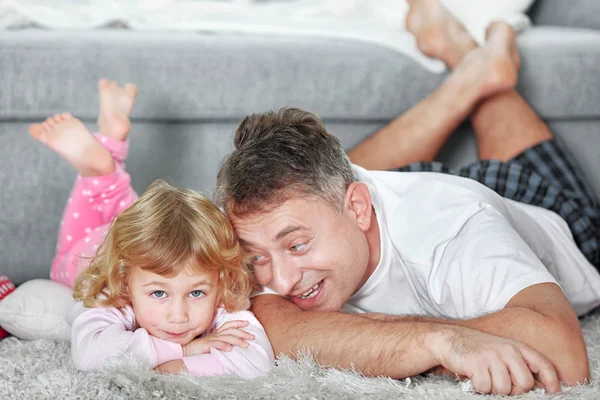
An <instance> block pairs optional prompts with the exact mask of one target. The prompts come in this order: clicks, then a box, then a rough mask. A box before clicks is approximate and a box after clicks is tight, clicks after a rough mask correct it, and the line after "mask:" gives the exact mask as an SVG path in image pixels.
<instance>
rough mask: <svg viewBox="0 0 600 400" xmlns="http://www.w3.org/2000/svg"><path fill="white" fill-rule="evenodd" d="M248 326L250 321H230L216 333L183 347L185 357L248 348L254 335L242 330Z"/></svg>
mask: <svg viewBox="0 0 600 400" xmlns="http://www.w3.org/2000/svg"><path fill="white" fill-rule="evenodd" d="M247 326H248V321H239V320H238V321H229V322H226V323H224V324H223V325H222V326H221V327H220V328H219V329H218V330H217V331H216V332H213V333H211V334H210V335H206V336H204V337H201V338H197V339H194V340H192V341H191V342H190V343H188V344H186V345H185V346H183V356H184V357H188V356H195V355H199V354H206V353H210V349H217V350H221V351H231V349H232V346H239V347H248V346H250V344H249V343H248V342H247V341H248V340H253V339H254V335H253V334H251V333H248V332H246V331H244V330H242V329H241V328H245V327H247Z"/></svg>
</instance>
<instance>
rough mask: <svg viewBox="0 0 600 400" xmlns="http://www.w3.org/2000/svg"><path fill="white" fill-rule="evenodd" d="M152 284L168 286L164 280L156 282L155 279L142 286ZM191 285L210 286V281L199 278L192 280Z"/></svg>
mask: <svg viewBox="0 0 600 400" xmlns="http://www.w3.org/2000/svg"><path fill="white" fill-rule="evenodd" d="M152 285H156V286H161V287H165V286H169V285H168V284H166V283H164V282H157V281H152V282H150V283H146V284H145V285H144V286H142V287H146V286H152ZM191 286H192V287H196V286H209V287H212V283H210V282H208V281H206V280H201V281H198V282H194V283H192V285H191Z"/></svg>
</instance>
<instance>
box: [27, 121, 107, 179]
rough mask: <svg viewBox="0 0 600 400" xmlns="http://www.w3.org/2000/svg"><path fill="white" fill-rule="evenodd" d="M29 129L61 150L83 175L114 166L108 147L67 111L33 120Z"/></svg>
mask: <svg viewBox="0 0 600 400" xmlns="http://www.w3.org/2000/svg"><path fill="white" fill-rule="evenodd" d="M29 133H31V136H33V137H34V138H35V139H37V140H38V141H40V142H42V143H44V144H45V145H47V146H48V147H50V148H51V149H52V150H54V151H56V152H57V153H58V154H60V155H61V156H62V157H63V158H64V159H65V160H67V161H68V162H69V163H70V164H71V165H72V166H73V167H75V169H76V170H77V171H79V173H80V174H81V175H82V176H103V175H108V174H110V173H112V172H113V171H114V169H115V163H114V161H113V158H112V156H111V155H110V153H109V152H108V150H107V149H106V148H105V147H104V146H102V145H101V144H100V143H98V142H97V141H96V139H94V137H93V136H92V134H91V133H90V131H89V130H88V129H87V128H86V127H85V125H84V124H83V123H82V122H81V121H80V120H78V119H77V118H74V117H73V116H71V115H70V114H68V113H65V114H57V115H54V116H52V117H49V118H47V119H46V120H45V121H44V122H42V123H41V124H32V125H31V126H30V127H29Z"/></svg>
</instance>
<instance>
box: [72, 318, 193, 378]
mask: <svg viewBox="0 0 600 400" xmlns="http://www.w3.org/2000/svg"><path fill="white" fill-rule="evenodd" d="M121 353H129V354H131V355H133V356H134V357H135V358H137V359H139V360H142V361H145V362H147V363H149V364H150V365H151V366H152V367H153V368H154V367H156V366H157V365H159V364H163V363H165V362H167V361H171V360H176V359H181V358H182V357H183V350H182V347H181V345H179V344H177V343H172V342H169V341H166V340H162V339H158V338H155V337H153V336H151V335H150V334H149V333H148V331H146V330H145V329H142V328H139V329H135V315H134V313H133V309H132V308H131V307H125V308H124V309H122V311H121V310H119V309H117V308H115V307H98V308H92V309H89V310H87V311H85V312H84V313H82V314H81V315H79V316H78V317H77V318H76V319H75V321H74V322H73V327H72V332H71V356H72V358H73V365H74V366H75V368H77V369H79V370H83V371H93V370H98V369H101V368H102V366H103V365H104V362H105V361H106V359H108V358H109V357H111V356H114V355H118V354H121Z"/></svg>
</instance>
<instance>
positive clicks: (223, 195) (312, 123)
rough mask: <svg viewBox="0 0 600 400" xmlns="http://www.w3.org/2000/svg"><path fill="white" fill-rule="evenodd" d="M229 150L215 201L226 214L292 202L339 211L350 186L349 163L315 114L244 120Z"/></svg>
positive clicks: (287, 111)
mask: <svg viewBox="0 0 600 400" xmlns="http://www.w3.org/2000/svg"><path fill="white" fill-rule="evenodd" d="M234 145H235V150H234V151H233V152H232V153H231V154H230V155H229V156H227V157H226V158H225V159H224V160H223V163H222V164H221V168H220V171H219V174H218V176H217V189H216V200H217V203H218V204H219V206H221V207H222V208H223V209H225V210H226V211H227V212H228V213H233V214H235V215H244V214H247V213H255V212H264V211H268V210H269V209H272V208H274V207H277V206H279V205H281V204H282V203H283V202H285V201H286V200H288V199H290V198H292V197H313V198H317V199H322V200H325V201H326V202H328V203H330V204H331V205H332V207H334V208H335V209H337V210H339V211H341V210H342V207H343V204H344V199H345V195H346V190H347V189H348V186H349V185H350V183H352V182H353V181H354V177H353V174H352V169H351V167H350V160H349V159H348V157H347V156H346V153H345V152H344V150H343V149H342V146H341V144H340V141H339V140H338V139H337V138H336V137H335V136H333V135H331V134H330V133H328V132H327V130H326V129H325V125H323V122H322V121H321V120H320V119H319V118H318V117H317V116H316V115H314V114H312V113H310V112H308V111H304V110H301V109H298V108H283V109H281V110H279V111H268V112H264V113H261V114H252V115H249V116H247V117H246V118H244V120H243V121H242V123H241V124H240V126H239V127H238V129H237V131H236V133H235V138H234Z"/></svg>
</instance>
